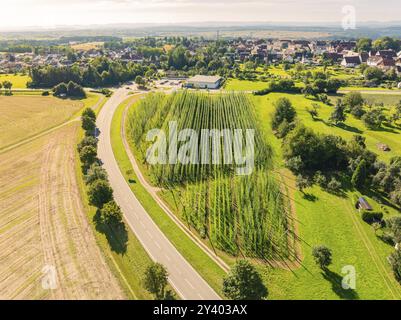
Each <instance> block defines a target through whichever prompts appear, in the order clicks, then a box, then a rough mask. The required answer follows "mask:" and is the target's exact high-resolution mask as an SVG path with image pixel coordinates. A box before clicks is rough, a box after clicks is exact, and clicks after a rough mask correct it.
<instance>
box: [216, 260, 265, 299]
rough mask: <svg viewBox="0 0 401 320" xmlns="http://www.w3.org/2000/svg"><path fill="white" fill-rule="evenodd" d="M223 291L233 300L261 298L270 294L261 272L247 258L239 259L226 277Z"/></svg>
mask: <svg viewBox="0 0 401 320" xmlns="http://www.w3.org/2000/svg"><path fill="white" fill-rule="evenodd" d="M223 293H224V295H225V296H226V297H227V298H229V299H232V300H261V299H263V298H265V297H267V295H268V291H267V288H266V287H265V285H264V284H263V281H262V279H261V277H260V275H259V273H258V272H257V271H256V269H255V267H254V266H253V265H252V264H251V263H250V262H249V261H247V260H239V261H238V262H237V263H236V264H235V265H234V267H233V269H232V270H231V271H230V273H229V274H228V275H227V276H226V277H225V278H224V280H223Z"/></svg>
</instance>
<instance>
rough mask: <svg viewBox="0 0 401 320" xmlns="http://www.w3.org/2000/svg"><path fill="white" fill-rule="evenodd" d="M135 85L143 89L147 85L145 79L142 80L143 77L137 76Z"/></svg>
mask: <svg viewBox="0 0 401 320" xmlns="http://www.w3.org/2000/svg"><path fill="white" fill-rule="evenodd" d="M135 83H136V84H137V85H138V87H140V88H141V87H143V86H144V85H145V83H146V82H145V79H144V78H142V77H141V76H136V78H135Z"/></svg>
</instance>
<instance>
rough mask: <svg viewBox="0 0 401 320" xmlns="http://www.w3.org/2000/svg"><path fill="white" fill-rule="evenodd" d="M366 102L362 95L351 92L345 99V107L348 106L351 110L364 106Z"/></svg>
mask: <svg viewBox="0 0 401 320" xmlns="http://www.w3.org/2000/svg"><path fill="white" fill-rule="evenodd" d="M364 102H365V100H364V99H363V97H362V95H361V93H360V92H357V91H353V92H349V93H347V94H346V95H345V97H344V105H346V106H347V107H348V108H349V109H350V110H352V109H353V108H354V107H356V106H362V105H363V104H364Z"/></svg>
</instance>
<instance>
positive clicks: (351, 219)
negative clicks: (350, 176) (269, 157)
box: [252, 93, 401, 300]
mask: <svg viewBox="0 0 401 320" xmlns="http://www.w3.org/2000/svg"><path fill="white" fill-rule="evenodd" d="M283 96H284V97H287V98H289V99H290V101H291V102H292V104H293V106H294V107H295V109H296V111H297V114H298V118H299V119H300V121H302V122H303V123H304V124H305V125H306V126H307V127H310V128H312V129H313V130H315V131H316V132H320V133H325V134H335V135H339V136H341V137H343V138H344V139H346V140H349V139H351V137H352V136H353V135H354V134H361V135H363V136H364V137H366V140H367V146H368V148H369V149H370V150H372V151H373V152H375V153H378V154H379V158H381V159H382V160H383V161H389V159H390V158H391V157H392V156H396V155H401V144H400V143H399V141H400V140H399V139H400V138H399V135H400V133H401V130H400V128H398V129H396V128H387V127H384V128H383V130H380V131H372V130H367V129H366V128H365V126H364V125H363V124H362V122H361V121H360V120H357V119H355V118H353V117H352V116H351V115H349V116H348V119H347V120H346V121H345V124H344V126H341V127H340V126H333V125H330V124H329V121H328V118H329V116H330V114H331V112H332V109H333V107H330V106H327V105H324V104H321V103H319V102H316V101H313V100H311V99H306V98H305V97H304V96H303V95H290V94H278V93H277V94H275V93H273V94H269V95H266V96H263V97H255V96H253V97H252V99H253V100H254V102H255V104H256V105H257V109H258V112H259V117H260V119H262V123H263V128H264V130H265V132H266V134H267V137H268V141H269V143H270V145H271V146H272V148H273V151H274V158H273V159H274V160H275V163H276V167H278V168H280V167H281V168H282V167H284V163H283V159H282V156H281V143H282V141H281V140H279V139H277V138H276V137H275V136H274V134H273V132H272V130H271V127H270V116H271V114H272V112H273V110H274V102H275V101H277V99H278V98H280V97H283ZM365 97H366V96H365ZM367 98H368V99H371V100H372V101H373V100H374V101H375V102H379V101H381V100H382V96H377V95H369V96H367ZM385 98H386V99H387V100H386V103H388V105H387V106H386V108H387V109H388V110H389V109H391V106H392V105H393V103H394V102H396V101H398V100H397V99H398V97H397V96H392V97H391V96H388V95H386V96H385ZM312 103H318V104H319V105H320V109H319V117H318V119H317V120H315V121H314V120H313V119H312V118H311V116H310V115H309V113H308V112H307V111H306V107H310V106H311V104H312ZM379 142H384V143H388V144H389V145H391V148H392V150H391V152H389V153H385V152H381V151H379V150H378V148H377V143H379ZM282 176H283V179H284V181H286V184H287V187H288V188H289V189H290V190H292V192H291V193H292V195H291V197H292V199H293V203H294V204H295V208H296V218H297V221H298V228H299V237H300V238H301V248H302V255H303V261H302V265H301V266H300V267H299V268H296V269H293V270H291V271H289V270H280V269H277V268H270V267H266V266H261V265H260V266H259V269H260V271H261V272H262V273H263V275H264V278H265V281H266V284H267V285H268V286H269V290H270V298H271V299H316V300H319V299H400V298H401V287H400V285H399V284H398V283H397V282H396V281H395V279H394V276H393V274H392V271H391V268H390V266H389V264H388V263H387V260H386V258H387V256H388V255H389V254H390V253H391V252H392V251H393V250H394V248H393V247H392V246H390V245H388V244H386V243H384V242H383V241H381V240H380V239H379V238H378V237H377V236H376V234H375V231H374V230H373V228H372V227H371V226H369V225H368V224H366V223H365V222H363V221H362V219H361V216H360V214H359V213H358V211H357V210H356V209H355V207H354V203H353V202H352V198H353V195H354V194H358V193H357V192H356V191H354V190H352V189H350V190H346V191H345V192H344V194H342V195H333V194H330V193H328V192H326V191H324V190H322V189H321V188H320V187H317V186H314V187H312V188H308V189H306V190H305V194H306V196H305V195H303V194H302V193H301V192H300V191H297V190H296V188H295V178H294V177H293V175H292V174H291V173H290V172H289V171H283V174H282ZM366 198H367V199H368V201H369V202H370V203H371V205H372V206H373V207H374V209H377V210H381V211H383V212H384V216H385V218H388V217H390V216H395V215H400V212H399V211H397V210H395V209H394V208H393V207H390V206H386V205H383V204H380V203H378V202H376V201H375V200H376V198H372V196H369V195H368V196H366ZM321 244H323V245H326V246H328V247H329V248H331V249H332V252H333V265H332V266H330V267H329V270H328V271H326V272H323V271H321V270H320V268H318V267H317V266H316V264H315V262H314V260H313V257H312V247H313V246H316V245H321ZM345 266H352V267H354V268H355V270H356V279H357V280H356V289H355V290H344V289H342V287H341V281H342V277H343V276H344V275H345V274H344V273H342V268H343V267H345Z"/></svg>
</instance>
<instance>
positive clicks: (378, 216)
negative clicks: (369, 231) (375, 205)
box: [362, 211, 383, 224]
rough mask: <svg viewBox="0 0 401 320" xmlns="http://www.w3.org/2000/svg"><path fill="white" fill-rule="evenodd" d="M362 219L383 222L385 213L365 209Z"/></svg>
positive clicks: (370, 222)
mask: <svg viewBox="0 0 401 320" xmlns="http://www.w3.org/2000/svg"><path fill="white" fill-rule="evenodd" d="M362 220H363V221H365V222H366V223H369V224H372V223H374V222H381V221H382V220H383V213H382V212H375V211H363V212H362Z"/></svg>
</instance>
